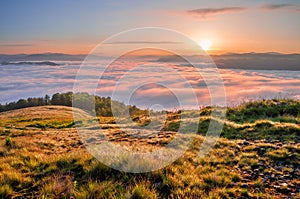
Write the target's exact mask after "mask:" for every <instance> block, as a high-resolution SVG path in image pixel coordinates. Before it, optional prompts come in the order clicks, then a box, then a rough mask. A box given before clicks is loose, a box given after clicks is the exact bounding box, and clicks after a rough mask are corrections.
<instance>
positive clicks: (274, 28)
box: [0, 0, 300, 54]
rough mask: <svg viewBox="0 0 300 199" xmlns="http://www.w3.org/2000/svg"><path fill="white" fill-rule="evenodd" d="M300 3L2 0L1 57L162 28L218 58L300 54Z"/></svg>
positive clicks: (73, 49) (70, 49) (80, 48)
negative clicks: (204, 47)
mask: <svg viewBox="0 0 300 199" xmlns="http://www.w3.org/2000/svg"><path fill="white" fill-rule="evenodd" d="M299 20H300V1H299V0H297V1H296V0H285V1H279V0H270V1H257V0H251V1H246V0H222V1H221V0H219V1H217V0H212V1H201V0H185V1H182V0H164V1H161V0H160V1H158V0H153V1H136V0H122V1H109V0H102V1H99V0H98V1H96V0H90V1H84V0H52V1H39V0H26V1H17V0H1V1H0V27H1V29H0V53H2V54H17V53H44V52H61V53H69V54H87V53H89V52H90V51H91V50H92V49H93V48H94V47H95V46H96V45H97V44H99V43H100V42H101V41H103V40H104V39H106V38H108V37H110V36H111V35H114V34H117V33H119V32H121V31H125V30H128V29H132V28H140V27H153V26H154V27H162V28H169V29H173V30H175V31H178V32H181V33H183V34H185V35H187V36H188V37H190V38H191V39H192V40H194V41H195V42H197V43H201V42H203V41H204V40H208V41H210V42H211V47H210V49H209V51H210V53H212V54H222V53H228V52H237V53H244V52H280V53H300V34H299V33H300V23H299Z"/></svg>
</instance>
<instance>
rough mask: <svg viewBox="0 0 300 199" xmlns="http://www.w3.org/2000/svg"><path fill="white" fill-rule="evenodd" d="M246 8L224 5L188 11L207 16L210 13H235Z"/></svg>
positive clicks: (191, 13) (203, 16)
mask: <svg viewBox="0 0 300 199" xmlns="http://www.w3.org/2000/svg"><path fill="white" fill-rule="evenodd" d="M244 10H246V8H243V7H222V8H200V9H194V10H188V11H187V13H188V14H190V15H195V16H200V17H202V18H206V17H207V16H209V15H217V14H225V13H235V12H241V11H244Z"/></svg>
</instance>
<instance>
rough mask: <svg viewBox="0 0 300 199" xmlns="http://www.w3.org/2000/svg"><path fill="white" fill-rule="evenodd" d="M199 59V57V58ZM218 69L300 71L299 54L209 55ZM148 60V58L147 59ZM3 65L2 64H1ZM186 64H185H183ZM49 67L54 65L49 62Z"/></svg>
mask: <svg viewBox="0 0 300 199" xmlns="http://www.w3.org/2000/svg"><path fill="white" fill-rule="evenodd" d="M86 56H87V55H84V54H79V55H71V54H63V53H42V54H15V55H7V54H0V63H2V65H7V64H5V63H8V64H18V63H17V62H19V63H20V64H22V62H23V64H24V63H25V62H27V63H29V62H35V61H40V63H43V62H44V63H46V62H47V61H83V60H84V59H85V57H86ZM92 56H94V58H95V59H101V58H103V57H101V56H96V55H92ZM188 58H190V59H192V60H193V59H194V60H195V59H196V58H197V60H199V55H194V56H188ZM200 58H201V57H200ZM211 58H212V59H213V60H214V62H215V63H216V65H217V66H218V68H221V69H248V70H294V71H299V70H300V54H281V53H276V52H270V53H242V54H239V53H228V54H222V55H211ZM147 59H149V57H147ZM203 59H204V60H205V59H206V58H205V57H203ZM152 61H155V62H176V63H178V64H183V61H184V60H183V59H182V58H181V57H179V56H176V55H174V56H162V57H160V58H159V59H157V57H153V60H152ZM3 63H4V64H3ZM185 63H186V62H185ZM49 64H50V65H53V64H56V63H54V62H51V63H50V62H49Z"/></svg>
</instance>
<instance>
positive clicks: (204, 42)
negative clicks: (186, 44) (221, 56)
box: [199, 40, 212, 51]
mask: <svg viewBox="0 0 300 199" xmlns="http://www.w3.org/2000/svg"><path fill="white" fill-rule="evenodd" d="M199 44H200V46H201V48H202V49H203V50H205V51H208V50H210V47H211V45H212V43H211V41H210V40H202V41H201V42H200V43H199Z"/></svg>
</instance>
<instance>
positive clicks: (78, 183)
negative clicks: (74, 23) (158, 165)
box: [0, 99, 300, 199]
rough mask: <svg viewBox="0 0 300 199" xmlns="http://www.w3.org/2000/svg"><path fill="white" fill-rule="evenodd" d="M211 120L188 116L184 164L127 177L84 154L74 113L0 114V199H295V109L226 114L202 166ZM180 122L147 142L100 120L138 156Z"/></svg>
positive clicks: (299, 105)
mask: <svg viewBox="0 0 300 199" xmlns="http://www.w3.org/2000/svg"><path fill="white" fill-rule="evenodd" d="M75 111H76V112H77V113H78V114H80V115H82V116H83V117H84V116H85V115H86V113H85V112H84V111H82V110H79V109H76V110H75ZM210 113H211V107H206V108H204V109H202V110H200V112H196V111H190V112H185V114H190V115H189V116H190V117H191V118H198V119H199V115H200V119H199V122H197V123H198V132H197V135H196V136H195V139H194V141H193V143H192V145H191V146H190V147H189V150H187V151H186V152H185V154H184V155H183V156H182V157H180V158H179V159H178V160H176V161H175V162H174V163H172V164H171V165H169V166H167V167H165V168H163V169H160V170H157V171H154V172H149V173H143V174H131V173H125V172H120V171H117V170H114V169H111V168H109V167H107V166H105V165H103V164H102V163H101V162H99V161H97V160H96V159H95V158H94V157H93V156H91V155H90V154H89V153H88V152H87V150H86V149H85V147H84V143H83V142H82V141H81V139H80V138H79V136H78V134H77V132H76V124H75V122H74V121H73V112H72V107H66V106H38V107H29V108H23V109H18V110H11V111H6V112H2V113H0V198H44V199H45V198H149V199H151V198H224V199H225V198H300V102H299V101H294V100H288V99H280V100H276V99H274V100H260V101H254V102H248V103H244V104H241V105H239V106H236V107H230V108H228V109H227V110H226V120H225V124H224V128H223V130H222V133H221V138H220V139H219V140H218V142H217V143H216V145H215V146H214V148H213V149H212V150H211V151H210V153H209V155H207V156H205V157H203V158H199V156H198V153H199V149H200V146H201V143H202V142H203V140H204V138H205V137H204V136H205V132H206V130H207V128H208V125H209V122H210V121H211V120H213V119H214V118H211V117H210ZM180 114H181V113H180V112H174V113H169V115H168V119H167V121H166V123H165V124H164V127H163V130H162V131H161V132H160V134H159V135H158V136H154V137H149V138H147V139H138V138H132V137H131V136H127V135H123V134H122V132H120V131H121V129H119V128H117V127H116V125H115V124H114V123H115V121H114V118H113V117H105V116H98V117H99V121H100V125H101V127H102V128H103V129H105V130H106V135H107V139H108V140H110V141H113V142H117V143H120V145H122V146H131V147H133V148H135V149H137V148H139V147H143V148H159V147H161V146H163V145H165V144H167V143H168V142H169V141H170V140H171V139H172V136H173V134H175V133H176V131H177V130H178V128H179V125H180ZM132 118H133V119H134V121H135V122H137V123H139V125H147V124H148V123H149V121H148V119H147V117H145V116H143V117H141V116H139V115H135V116H132ZM185 130H186V131H188V128H185ZM93 141H97V140H96V139H94V140H91V142H93Z"/></svg>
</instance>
